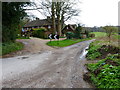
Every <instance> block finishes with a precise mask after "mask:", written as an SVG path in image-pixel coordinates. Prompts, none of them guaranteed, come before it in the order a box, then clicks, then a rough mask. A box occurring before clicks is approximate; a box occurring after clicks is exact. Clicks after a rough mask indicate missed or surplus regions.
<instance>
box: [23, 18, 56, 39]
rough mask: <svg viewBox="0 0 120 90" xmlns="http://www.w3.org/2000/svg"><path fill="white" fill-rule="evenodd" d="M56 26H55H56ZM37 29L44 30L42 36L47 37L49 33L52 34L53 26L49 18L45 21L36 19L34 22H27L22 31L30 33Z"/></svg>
mask: <svg viewBox="0 0 120 90" xmlns="http://www.w3.org/2000/svg"><path fill="white" fill-rule="evenodd" d="M56 22H57V19H56ZM56 26H57V25H56ZM37 28H45V30H46V31H44V35H45V36H46V37H47V36H48V35H49V34H50V33H53V32H54V31H53V25H52V20H51V18H50V17H47V19H39V18H36V20H34V21H31V22H28V23H26V24H25V25H24V27H23V29H24V30H25V31H28V32H29V31H31V30H34V29H37Z"/></svg>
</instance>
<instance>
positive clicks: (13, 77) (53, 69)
mask: <svg viewBox="0 0 120 90" xmlns="http://www.w3.org/2000/svg"><path fill="white" fill-rule="evenodd" d="M92 41H93V40H89V41H83V42H80V43H77V44H74V45H71V46H68V47H64V48H60V49H55V50H52V51H51V50H48V51H44V52H42V53H41V52H38V53H32V54H28V55H22V56H16V57H11V58H4V59H2V68H3V69H2V70H3V75H2V76H3V77H2V78H3V80H2V86H3V88H92V86H91V85H90V84H89V83H87V82H85V81H84V80H83V73H85V72H87V70H86V68H85V67H84V64H85V63H86V59H85V54H86V52H85V49H86V48H87V47H88V46H89V44H90V43H91V42H92Z"/></svg>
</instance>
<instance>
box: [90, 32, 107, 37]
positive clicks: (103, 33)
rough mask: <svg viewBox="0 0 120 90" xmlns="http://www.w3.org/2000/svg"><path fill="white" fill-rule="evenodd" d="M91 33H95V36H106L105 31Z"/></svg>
mask: <svg viewBox="0 0 120 90" xmlns="http://www.w3.org/2000/svg"><path fill="white" fill-rule="evenodd" d="M91 34H95V37H104V36H106V33H105V32H91Z"/></svg>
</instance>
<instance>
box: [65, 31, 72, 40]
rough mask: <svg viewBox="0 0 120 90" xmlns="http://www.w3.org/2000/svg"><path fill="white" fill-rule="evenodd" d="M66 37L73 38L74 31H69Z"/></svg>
mask: <svg viewBox="0 0 120 90" xmlns="http://www.w3.org/2000/svg"><path fill="white" fill-rule="evenodd" d="M66 37H67V39H72V38H74V33H73V32H67V33H66Z"/></svg>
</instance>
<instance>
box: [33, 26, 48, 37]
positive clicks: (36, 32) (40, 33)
mask: <svg viewBox="0 0 120 90" xmlns="http://www.w3.org/2000/svg"><path fill="white" fill-rule="evenodd" d="M33 30H34V31H33V37H38V38H46V36H45V31H46V30H45V29H44V28H39V29H33Z"/></svg>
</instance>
